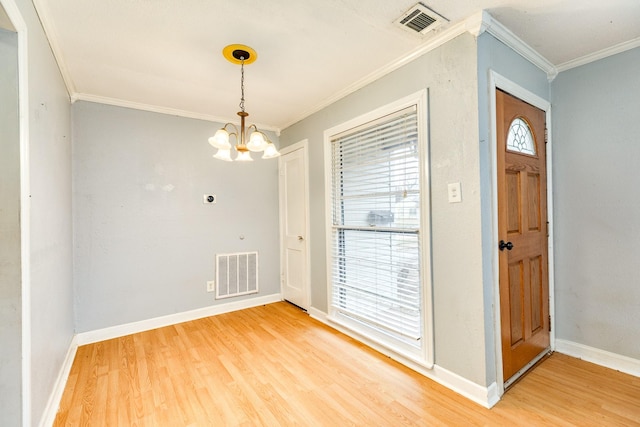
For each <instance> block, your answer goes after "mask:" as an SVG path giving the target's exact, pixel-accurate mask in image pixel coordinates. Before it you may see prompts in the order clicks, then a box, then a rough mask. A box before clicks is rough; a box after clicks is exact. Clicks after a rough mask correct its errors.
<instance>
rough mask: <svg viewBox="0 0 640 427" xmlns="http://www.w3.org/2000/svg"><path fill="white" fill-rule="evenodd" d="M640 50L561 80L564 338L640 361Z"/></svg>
mask: <svg viewBox="0 0 640 427" xmlns="http://www.w3.org/2000/svg"><path fill="white" fill-rule="evenodd" d="M639 76H640V48H636V49H633V50H630V51H627V52H624V53H620V54H617V55H614V56H611V57H608V58H606V59H602V60H600V61H597V62H594V63H591V64H588V65H584V66H581V67H578V68H574V69H571V70H568V71H565V72H562V73H560V74H559V75H558V77H557V78H556V79H555V80H554V81H553V84H552V89H553V91H552V93H553V105H554V110H553V114H554V115H553V140H554V143H553V155H554V162H555V163H554V169H553V173H554V176H555V180H554V181H555V187H554V198H553V200H554V205H555V215H554V222H555V236H556V238H555V251H556V270H555V271H556V275H555V284H556V316H557V319H556V326H557V333H556V334H557V337H558V338H560V339H564V340H568V341H572V342H575V343H579V344H583V345H586V346H591V347H595V348H598V349H602V350H606V351H610V352H613V353H617V354H620V355H624V356H628V357H632V358H635V359H640V328H639V327H638V325H640V286H639V281H638V254H640V191H639V190H638V188H639V187H640V175H638V165H640V137H639V135H640V101H639V100H640V78H639Z"/></svg>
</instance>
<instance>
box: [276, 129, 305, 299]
mask: <svg viewBox="0 0 640 427" xmlns="http://www.w3.org/2000/svg"><path fill="white" fill-rule="evenodd" d="M287 148H289V150H287V149H283V150H282V151H283V154H282V156H281V157H280V159H279V169H280V180H279V182H280V233H281V239H280V242H281V248H282V249H281V268H282V271H281V277H282V295H283V298H284V299H285V300H287V301H289V302H291V303H293V304H295V305H297V306H299V307H301V308H303V309H305V310H308V309H309V280H308V259H307V254H308V241H307V234H308V231H307V230H308V224H309V221H308V194H307V192H308V190H307V188H308V185H307V182H308V181H307V147H306V141H303V142H301V143H298V144H294V145H293V146H291V147H287Z"/></svg>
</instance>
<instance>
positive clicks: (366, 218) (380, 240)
mask: <svg viewBox="0 0 640 427" xmlns="http://www.w3.org/2000/svg"><path fill="white" fill-rule="evenodd" d="M330 144H331V175H332V182H331V185H332V188H331V203H332V247H331V252H332V274H331V276H332V277H331V281H332V295H331V306H332V308H333V310H334V312H337V313H339V314H340V315H341V316H346V317H348V318H350V319H352V320H354V321H356V322H358V323H359V324H361V325H363V326H364V327H368V328H373V329H375V330H377V331H378V332H384V334H385V335H388V336H391V337H393V338H395V339H399V340H401V341H402V342H405V343H409V344H411V345H412V346H414V347H419V346H420V343H419V340H420V338H421V336H422V328H421V325H422V316H421V312H422V310H421V301H422V298H421V286H420V262H419V260H420V247H419V236H418V235H419V231H420V162H419V153H418V147H419V144H418V119H417V111H416V106H412V107H409V108H405V109H402V110H400V111H396V112H395V113H392V114H389V115H386V116H384V117H381V118H379V119H377V120H375V121H372V122H368V123H366V124H364V125H361V126H358V127H357V128H354V129H351V130H349V131H346V132H343V133H341V134H338V135H334V136H333V137H331V138H330Z"/></svg>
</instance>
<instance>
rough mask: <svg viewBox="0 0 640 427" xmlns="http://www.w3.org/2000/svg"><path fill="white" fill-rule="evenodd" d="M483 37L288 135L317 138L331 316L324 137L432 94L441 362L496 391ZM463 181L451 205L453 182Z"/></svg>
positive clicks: (315, 247) (319, 256)
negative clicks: (483, 146)
mask: <svg viewBox="0 0 640 427" xmlns="http://www.w3.org/2000/svg"><path fill="white" fill-rule="evenodd" d="M476 53H477V48H476V41H475V39H474V38H473V37H472V36H471V35H469V34H464V35H461V36H459V37H457V38H456V39H454V40H452V41H451V42H449V43H447V44H446V45H444V46H441V47H439V48H437V49H435V50H434V51H431V52H429V53H427V54H425V55H423V56H422V57H420V58H418V59H417V60H415V61H413V62H412V63H410V64H408V65H406V66H404V67H402V68H400V69H398V70H396V71H394V72H393V73H391V74H389V75H387V76H385V77H383V78H381V79H379V80H377V81H376V82H373V83H371V84H370V85H368V86H366V87H365V88H363V89H361V90H359V91H357V92H355V93H353V94H351V95H349V96H347V97H345V98H343V99H342V100H340V101H338V102H336V103H334V104H332V105H331V106H329V107H327V108H325V109H323V110H321V111H319V112H317V113H315V114H314V115H312V116H310V117H308V118H306V119H304V120H302V121H301V122H299V123H297V124H295V125H293V126H291V127H289V128H287V129H285V130H284V131H283V132H282V136H281V142H282V145H290V144H293V143H295V142H298V141H300V140H302V139H305V138H308V139H309V159H310V161H309V163H310V164H309V175H310V176H309V178H310V203H311V206H310V208H311V209H310V210H311V218H310V223H311V236H310V242H309V243H310V250H311V266H310V267H311V268H310V273H311V288H312V294H311V305H312V307H314V308H316V309H318V310H321V311H324V312H326V311H327V277H326V269H327V266H326V256H325V246H326V245H325V239H326V234H325V233H326V231H325V202H324V201H325V199H324V197H325V194H324V191H325V189H324V165H323V132H324V130H326V129H328V128H330V127H332V126H335V125H337V124H340V123H343V122H345V121H347V120H349V119H352V118H354V117H357V116H358V115H361V114H363V113H367V112H369V111H371V110H373V109H375V108H377V107H379V106H382V105H385V104H387V103H389V102H392V101H395V100H397V99H399V98H401V97H403V96H406V95H409V94H411V93H414V92H416V91H418V90H421V89H424V88H428V89H429V104H430V114H429V121H430V141H429V143H430V156H431V164H430V173H431V176H430V179H431V204H432V208H431V233H432V248H431V249H432V257H433V264H432V271H433V288H434V289H433V293H434V306H435V309H434V310H435V312H434V327H435V362H436V363H437V364H438V365H440V366H442V367H444V368H446V369H448V370H450V371H453V372H455V373H457V374H459V375H461V376H463V377H465V378H467V379H469V380H471V381H473V382H475V383H477V384H480V385H488V383H487V378H486V372H485V367H486V361H485V346H486V344H485V336H484V335H485V329H486V327H485V324H484V322H485V317H484V311H485V308H484V306H483V301H484V300H483V264H482V260H483V258H482V233H481V231H482V230H481V200H480V194H481V193H480V179H479V178H480V152H479V150H478V129H479V125H478V112H477V105H478V87H477V71H476V61H477V57H476ZM458 181H459V182H461V183H462V200H463V201H462V203H457V204H449V203H448V201H447V184H448V183H451V182H458Z"/></svg>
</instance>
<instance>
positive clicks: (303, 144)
mask: <svg viewBox="0 0 640 427" xmlns="http://www.w3.org/2000/svg"><path fill="white" fill-rule="evenodd" d="M297 150H303V153H304V164H303V167H304V181H305V183H304V202H303V204H304V216H305V231H304V233H305V239H304V244H305V245H306V256H305V262H306V263H307V268H306V271H305V275H304V282H305V283H304V291H305V294H306V298H305V305H306V306H305V307H301V308H303V309H305V310H307V312H308V311H309V309H310V308H311V274H310V270H311V256H310V252H311V251H310V250H309V249H310V244H309V242H310V239H309V237H310V227H309V223H310V220H309V214H310V210H309V140H308V139H303V140H302V141H299V142H296V143H295V144H291V145H288V146H286V147H284V148H281V149H280V156H281V157H280V159H281V158H282V156H285V155H287V154H289V153H292V152H294V151H297ZM280 159H278V199H279V200H278V207H279V209H280V215H279V217H280V295H282V299H283V300H284V280H285V271H284V268H285V266H284V253H285V241H284V239H283V235H284V231H285V230H284V206H283V204H284V200H283V198H282V188H281V185H282V182H281V177H282V169H281V165H282V163H281V161H280Z"/></svg>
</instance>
